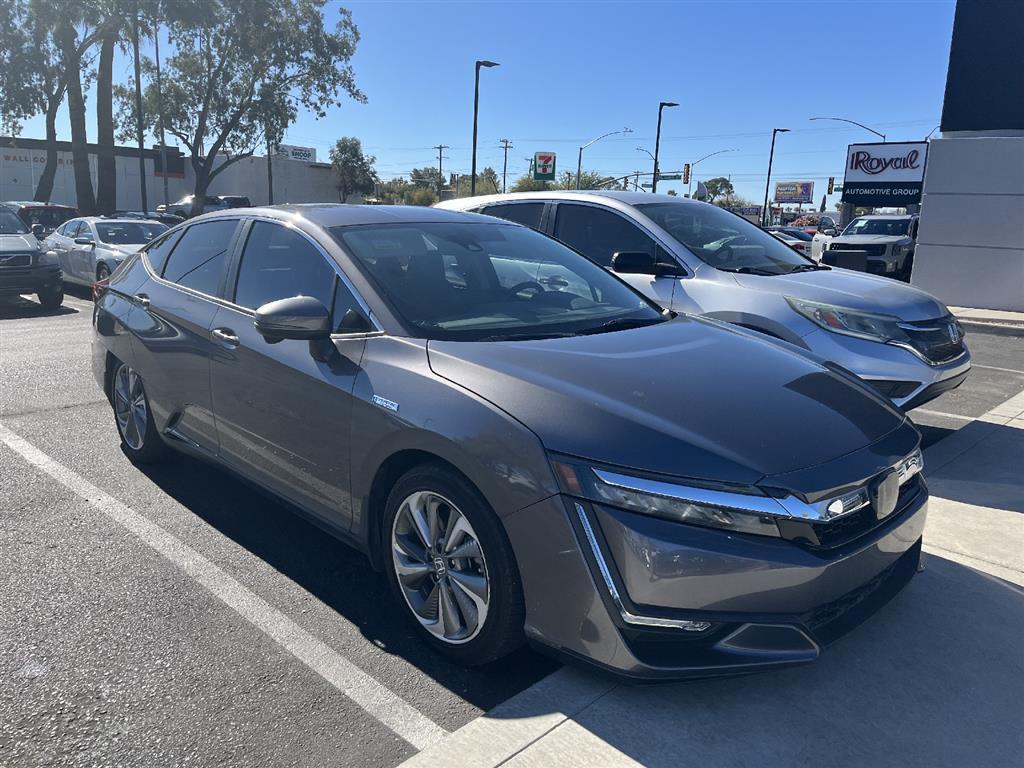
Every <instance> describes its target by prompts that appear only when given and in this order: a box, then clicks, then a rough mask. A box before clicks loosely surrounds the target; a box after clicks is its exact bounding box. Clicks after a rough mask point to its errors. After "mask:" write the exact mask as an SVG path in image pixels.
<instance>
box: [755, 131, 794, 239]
mask: <svg viewBox="0 0 1024 768" xmlns="http://www.w3.org/2000/svg"><path fill="white" fill-rule="evenodd" d="M777 133H789V128H772V149H771V152H769V153H768V178H767V179H765V181H764V208H762V209H761V226H762V227H767V226H768V185H769V184H771V183H772V160H774V159H775V134H777Z"/></svg>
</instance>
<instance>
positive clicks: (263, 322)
mask: <svg viewBox="0 0 1024 768" xmlns="http://www.w3.org/2000/svg"><path fill="white" fill-rule="evenodd" d="M254 325H255V326H256V330H257V331H258V332H259V334H260V335H261V336H262V337H263V338H264V339H266V340H267V342H269V343H271V344H273V343H275V342H278V341H281V340H282V339H301V340H309V341H316V340H318V339H326V338H329V337H330V335H331V313H330V312H328V311H327V307H325V306H324V305H323V304H321V303H320V301H319V300H318V299H314V298H313V297H312V296H293V297H292V298H290V299H278V300H277V301H271V302H269V303H267V304H264V305H263V306H262V307H260V308H259V309H257V310H256V321H255V323H254Z"/></svg>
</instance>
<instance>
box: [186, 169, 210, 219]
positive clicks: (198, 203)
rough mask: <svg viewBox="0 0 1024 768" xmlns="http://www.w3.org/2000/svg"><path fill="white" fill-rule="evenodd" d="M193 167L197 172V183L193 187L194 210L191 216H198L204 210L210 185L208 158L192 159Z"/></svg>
mask: <svg viewBox="0 0 1024 768" xmlns="http://www.w3.org/2000/svg"><path fill="white" fill-rule="evenodd" d="M192 169H193V170H194V171H195V173H196V183H195V186H194V187H193V188H192V211H191V213H190V214H189V215H190V216H198V215H199V214H201V213H202V212H203V202H204V201H205V200H206V190H207V189H208V188H209V186H210V166H208V165H207V164H206V158H203V159H202V160H200V161H198V162H197V161H196V158H193V159H192Z"/></svg>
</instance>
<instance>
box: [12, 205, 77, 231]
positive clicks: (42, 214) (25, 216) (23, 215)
mask: <svg viewBox="0 0 1024 768" xmlns="http://www.w3.org/2000/svg"><path fill="white" fill-rule="evenodd" d="M0 205H5V206H7V207H8V208H9V209H10V210H12V211H14V213H16V214H17V215H18V218H20V219H21V220H22V221H23V222H25V226H27V227H28V228H29V229H30V230H31V232H32V234H34V235H35V236H36V237H37V238H39V239H40V240H42V239H43V238H44V237H46V236H47V235H49V234H50V233H51V232H53V231H54V230H55V229H57V227H59V226H60V225H61V224H63V223H64V222H65V221H67V220H68V219H73V218H75V217H76V216H78V209H77V208H72V207H71V206H70V205H57V204H55V203H39V202H36V201H34V200H12V201H9V202H6V203H2V204H0Z"/></svg>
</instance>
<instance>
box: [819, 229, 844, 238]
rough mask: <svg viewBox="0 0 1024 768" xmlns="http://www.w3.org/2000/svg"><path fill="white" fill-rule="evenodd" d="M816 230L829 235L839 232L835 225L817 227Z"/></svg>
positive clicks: (833, 235)
mask: <svg viewBox="0 0 1024 768" xmlns="http://www.w3.org/2000/svg"><path fill="white" fill-rule="evenodd" d="M818 231H819V232H820V233H821V234H823V235H828V236H829V237H835V236H836V235H837V234H839V232H838V231H837V230H836V228H835V227H824V228H822V229H819V230H818Z"/></svg>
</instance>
